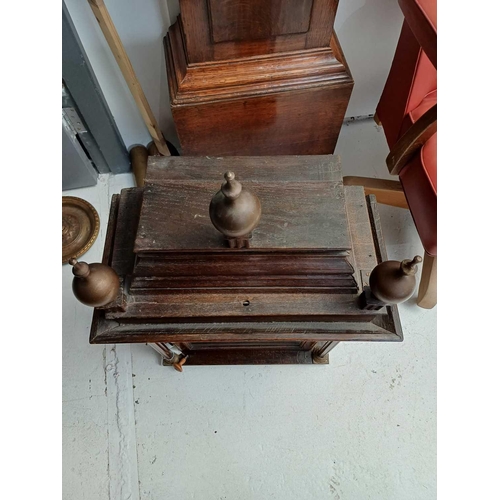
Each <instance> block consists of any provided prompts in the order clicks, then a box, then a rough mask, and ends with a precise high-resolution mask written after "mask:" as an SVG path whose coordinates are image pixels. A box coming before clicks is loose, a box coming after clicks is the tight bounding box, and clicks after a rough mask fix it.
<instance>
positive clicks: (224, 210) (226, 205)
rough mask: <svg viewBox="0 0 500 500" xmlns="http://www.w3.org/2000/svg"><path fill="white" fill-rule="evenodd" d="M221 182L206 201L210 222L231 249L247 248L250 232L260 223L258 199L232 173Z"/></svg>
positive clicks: (225, 175) (226, 174)
mask: <svg viewBox="0 0 500 500" xmlns="http://www.w3.org/2000/svg"><path fill="white" fill-rule="evenodd" d="M224 179H225V182H223V183H222V185H221V188H220V191H218V192H217V193H216V194H215V195H214V196H213V198H212V201H211V202H210V208H209V214H210V220H211V221H212V224H213V225H214V226H215V228H216V229H217V230H218V231H220V232H221V233H222V234H223V235H224V236H225V237H226V238H227V240H228V242H229V246H230V247H231V248H241V247H248V240H249V238H250V235H251V232H252V230H253V229H255V227H257V224H258V223H259V220H260V215H261V206H260V201H259V198H257V196H255V194H253V193H252V192H251V191H249V190H248V189H245V188H244V187H243V186H242V185H241V183H240V182H238V181H237V180H236V176H235V174H234V172H230V171H229V172H226V173H225V174H224ZM235 242H236V243H235ZM243 242H244V243H243ZM238 243H241V245H240V244H238Z"/></svg>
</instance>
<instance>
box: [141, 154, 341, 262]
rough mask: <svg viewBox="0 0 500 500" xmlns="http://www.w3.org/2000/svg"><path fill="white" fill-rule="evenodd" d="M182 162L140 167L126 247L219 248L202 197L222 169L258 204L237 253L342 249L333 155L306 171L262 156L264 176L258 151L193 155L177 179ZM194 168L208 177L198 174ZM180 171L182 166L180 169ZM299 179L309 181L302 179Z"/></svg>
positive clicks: (338, 183) (164, 249) (219, 239)
mask: <svg viewBox="0 0 500 500" xmlns="http://www.w3.org/2000/svg"><path fill="white" fill-rule="evenodd" d="M187 161H189V160H187ZM187 161H186V159H184V158H182V157H172V158H170V159H169V160H168V161H163V162H162V161H161V160H156V161H154V162H151V163H150V164H149V165H148V173H147V176H146V180H145V187H144V201H143V204H142V209H141V216H140V220H139V228H138V232H137V239H136V242H135V247H134V250H135V252H136V253H137V254H139V255H141V254H144V253H147V252H168V251H175V252H178V251H179V250H182V251H203V252H207V251H209V250H218V251H225V250H227V248H226V247H227V245H226V243H225V241H224V237H223V235H222V234H220V233H219V232H218V231H217V230H216V229H215V228H214V227H213V225H212V223H211V221H210V218H209V214H208V207H209V205H210V200H211V199H212V196H213V195H214V194H215V193H216V192H217V191H218V190H219V189H220V184H221V180H222V175H221V174H220V173H221V172H224V171H227V170H234V171H235V173H236V179H237V180H239V181H240V182H241V183H242V184H243V185H244V187H245V188H246V189H248V190H250V191H252V192H253V193H254V194H256V195H257V196H258V197H259V199H260V202H261V206H262V215H261V218H260V223H259V225H258V226H257V228H256V229H255V230H254V231H253V233H252V240H251V248H250V249H245V250H243V251H244V252H247V253H251V252H252V251H254V250H260V251H262V250H279V251H297V250H311V251H314V252H316V253H318V252H321V251H325V250H332V251H334V250H349V249H350V238H349V231H348V225H347V215H346V211H345V203H344V190H343V186H342V182H341V174H340V169H339V166H338V161H337V160H336V159H335V158H334V157H333V156H330V157H329V159H327V158H321V160H320V161H319V162H318V165H314V164H313V165H312V167H311V170H312V173H308V174H306V173H305V171H306V170H307V166H304V165H303V164H300V162H298V161H297V159H296V158H291V159H290V161H288V162H287V161H286V160H285V161H281V160H278V159H276V158H275V159H274V160H272V159H270V158H266V161H267V163H268V164H269V169H266V170H267V171H266V173H265V175H264V177H267V178H265V179H264V180H260V179H259V172H260V171H261V170H262V162H261V159H260V158H259V157H255V158H248V159H247V161H245V162H239V159H238V158H215V159H205V160H203V159H199V160H196V163H195V166H193V167H191V168H192V169H194V168H196V170H197V172H198V173H197V174H196V176H197V177H198V178H197V179H196V180H194V179H192V178H190V179H189V180H184V179H179V178H178V177H179V172H181V171H182V170H181V169H182V166H183V165H185V164H186V163H187ZM176 164H178V165H176ZM202 173H203V175H206V179H208V180H206V179H202V178H200V177H201V175H202ZM188 175H189V172H188V173H184V174H183V176H184V177H186V176H188ZM171 177H173V179H171ZM217 177H218V179H217V180H215V179H216V178H217ZM304 177H309V178H311V177H312V178H314V179H315V180H303V178H304ZM301 178H302V179H301ZM212 179H214V180H212ZM255 179H259V180H258V181H257V180H255ZM290 179H301V180H300V181H295V180H290Z"/></svg>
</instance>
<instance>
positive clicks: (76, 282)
mask: <svg viewBox="0 0 500 500" xmlns="http://www.w3.org/2000/svg"><path fill="white" fill-rule="evenodd" d="M69 263H70V264H71V265H72V266H73V274H74V275H75V277H74V278H73V293H74V294H75V297H76V298H77V299H78V300H79V301H80V302H82V303H83V304H85V305H86V306H91V307H102V306H105V305H107V304H109V303H110V302H113V301H114V300H115V299H116V297H117V296H118V291H119V290H120V279H119V278H118V275H117V274H116V272H115V270H114V269H112V268H111V267H109V266H106V265H105V264H98V263H94V264H87V263H86V262H78V261H77V260H76V259H75V258H72V259H70V260H69Z"/></svg>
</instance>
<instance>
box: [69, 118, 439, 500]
mask: <svg viewBox="0 0 500 500" xmlns="http://www.w3.org/2000/svg"><path fill="white" fill-rule="evenodd" d="M336 153H337V154H340V155H341V157H342V164H343V170H344V175H365V176H372V177H387V178H389V176H388V175H387V174H386V167H385V157H386V156H387V153H388V151H387V146H386V143H385V139H384V136H383V132H382V131H381V130H380V129H379V128H378V127H377V126H376V125H375V124H374V123H373V122H372V121H371V120H366V121H362V122H351V123H349V124H348V125H347V124H346V125H344V127H343V129H342V132H341V136H340V138H339V143H338V146H337V150H336ZM132 185H133V179H132V176H131V175H121V176H116V177H107V176H103V177H102V178H101V179H100V180H99V183H98V185H97V186H95V187H92V188H84V189H79V190H74V191H71V192H70V191H65V192H64V193H63V194H64V195H74V196H79V197H82V198H84V199H86V200H88V201H89V202H90V203H92V204H93V205H94V206H95V208H96V209H97V211H98V212H99V214H100V216H101V222H102V226H103V227H102V228H101V234H100V236H99V238H98V240H97V242H96V243H95V244H94V246H93V247H92V248H91V249H90V251H89V252H88V253H87V254H86V255H85V258H84V260H86V261H88V262H92V261H100V258H101V252H102V247H103V242H104V234H105V226H106V221H107V218H108V209H109V202H110V198H111V195H112V194H113V193H117V192H119V191H120V189H121V188H123V187H129V186H132ZM379 208H380V214H381V218H382V225H383V230H384V236H385V240H386V244H387V250H388V254H389V257H390V258H395V259H402V258H408V257H413V256H414V255H416V254H421V253H422V246H421V244H420V241H419V238H418V235H417V233H416V231H415V227H414V225H413V221H412V219H411V216H410V214H409V212H408V211H406V210H403V209H398V208H391V207H385V206H380V207H379ZM62 286H63V311H64V312H63V426H64V428H63V464H64V465H63V498H64V499H65V500H83V499H88V500H101V499H108V500H109V499H111V500H115V499H116V500H122V499H130V500H139V499H141V500H164V499H176V500H184V499H186V500H187V499H197V500H198V499H200V500H220V499H228V500H234V499H238V500H257V499H258V500H260V499H271V498H272V499H277V500H292V499H298V500H303V499H332V500H369V499H370V500H430V499H434V498H436V309H437V308H434V309H433V310H430V311H429V310H424V309H420V308H419V307H417V306H416V304H415V299H414V298H413V299H410V301H408V302H407V303H405V304H403V305H401V306H400V314H401V321H402V325H403V331H404V334H405V340H404V342H403V343H341V344H339V345H338V346H337V347H336V348H335V349H334V350H333V351H332V353H331V355H330V365H327V366H301V365H297V366H230V367H224V366H214V367H189V369H186V370H185V371H184V372H183V373H182V374H181V373H178V372H176V371H175V370H173V369H172V368H166V367H162V366H161V365H160V363H159V357H158V355H157V354H156V353H155V352H154V351H153V350H152V349H151V348H150V347H148V346H146V345H137V344H136V345H132V346H128V345H118V346H106V347H104V346H91V345H89V344H88V335H89V329H90V321H91V316H92V311H91V309H90V308H87V307H85V306H83V305H82V304H80V303H79V302H77V301H76V299H75V298H74V297H73V295H72V292H71V269H70V267H69V266H63V270H62Z"/></svg>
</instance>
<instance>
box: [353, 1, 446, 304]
mask: <svg viewBox="0 0 500 500" xmlns="http://www.w3.org/2000/svg"><path fill="white" fill-rule="evenodd" d="M399 5H400V7H401V10H402V11H403V14H404V16H405V20H404V23H403V28H402V30H401V35H400V38H399V42H398V45H397V48H396V53H395V55H394V60H393V63H392V67H391V70H390V72H389V76H388V78H387V82H386V84H385V88H384V90H383V92H382V96H381V98H380V102H379V104H378V106H377V111H376V115H375V120H376V121H377V123H378V124H379V125H382V126H383V128H384V133H385V136H386V139H387V143H388V145H389V148H390V154H389V156H388V157H387V166H388V168H389V172H390V173H391V174H394V175H398V176H399V180H400V182H397V181H384V180H379V179H367V178H360V177H358V178H354V177H346V178H345V179H344V183H345V184H347V185H349V184H350V185H363V186H364V187H365V191H366V193H367V194H371V193H373V194H375V195H376V196H377V200H378V201H379V202H380V203H387V204H391V205H395V206H400V207H401V206H402V207H404V206H408V208H409V209H410V211H411V214H412V216H413V220H414V221H415V226H416V228H417V231H418V233H419V236H420V239H421V240H422V244H423V246H424V249H425V257H424V265H423V269H422V277H421V281H420V288H419V292H418V304H419V305H420V306H421V307H425V308H432V307H434V306H435V305H436V301H437V292H436V275H437V159H436V155H437V20H436V19H437V14H436V0H399Z"/></svg>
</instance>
